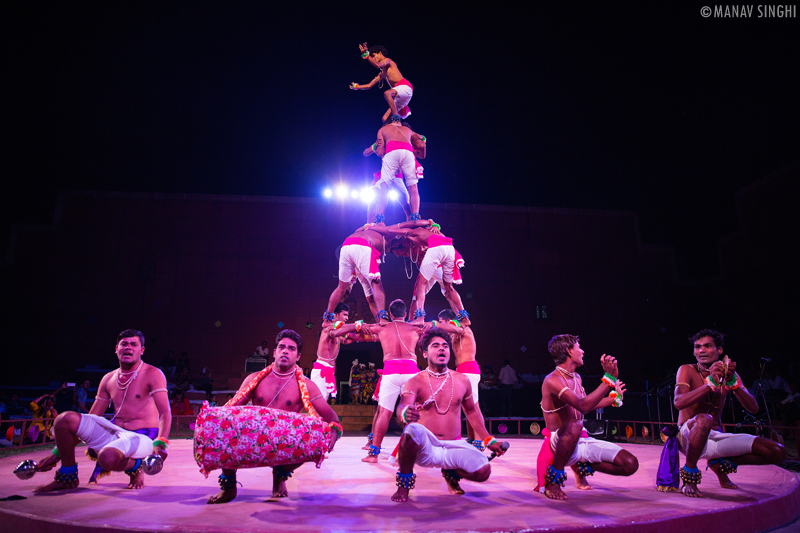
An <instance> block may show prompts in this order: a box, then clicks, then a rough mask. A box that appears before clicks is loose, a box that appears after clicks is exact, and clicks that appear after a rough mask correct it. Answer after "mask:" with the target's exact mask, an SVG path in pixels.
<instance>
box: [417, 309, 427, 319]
mask: <svg viewBox="0 0 800 533" xmlns="http://www.w3.org/2000/svg"><path fill="white" fill-rule="evenodd" d="M425 314H426V313H425V310H424V309H420V308H417V310H416V311H414V318H419V317H423V318H425Z"/></svg>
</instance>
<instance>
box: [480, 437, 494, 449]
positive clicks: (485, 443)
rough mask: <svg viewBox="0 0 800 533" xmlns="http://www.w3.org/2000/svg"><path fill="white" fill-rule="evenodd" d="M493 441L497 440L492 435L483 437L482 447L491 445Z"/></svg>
mask: <svg viewBox="0 0 800 533" xmlns="http://www.w3.org/2000/svg"><path fill="white" fill-rule="evenodd" d="M495 442H497V439H496V438H494V437H493V436H492V435H489V436H488V437H486V438H485V439H483V447H484V448H488V447H489V446H491V445H492V444H494V443H495Z"/></svg>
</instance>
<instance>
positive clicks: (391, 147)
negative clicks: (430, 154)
mask: <svg viewBox="0 0 800 533" xmlns="http://www.w3.org/2000/svg"><path fill="white" fill-rule="evenodd" d="M395 150H408V151H409V152H413V151H414V147H413V146H411V143H406V142H402V141H389V142H387V143H386V153H387V154H388V153H389V152H394V151H395Z"/></svg>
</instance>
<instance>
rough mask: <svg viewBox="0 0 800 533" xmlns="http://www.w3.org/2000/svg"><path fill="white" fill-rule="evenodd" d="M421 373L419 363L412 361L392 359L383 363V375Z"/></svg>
mask: <svg viewBox="0 0 800 533" xmlns="http://www.w3.org/2000/svg"><path fill="white" fill-rule="evenodd" d="M417 372H419V367H417V363H416V362H415V361H412V360H411V359H390V360H388V361H384V363H383V375H384V376H388V375H391V374H416V373H417Z"/></svg>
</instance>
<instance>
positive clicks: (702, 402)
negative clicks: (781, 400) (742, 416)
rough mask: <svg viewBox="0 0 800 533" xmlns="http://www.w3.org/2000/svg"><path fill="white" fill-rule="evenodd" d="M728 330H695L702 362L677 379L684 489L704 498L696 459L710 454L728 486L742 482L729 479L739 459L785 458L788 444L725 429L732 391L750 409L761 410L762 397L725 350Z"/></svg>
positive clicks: (763, 462)
mask: <svg viewBox="0 0 800 533" xmlns="http://www.w3.org/2000/svg"><path fill="white" fill-rule="evenodd" d="M724 341H725V336H724V335H723V334H722V333H720V332H718V331H714V330H712V329H704V330H701V331H699V332H698V333H696V334H695V335H692V336H691V337H690V338H689V342H691V343H692V345H693V346H694V357H695V359H697V363H695V364H692V365H683V366H681V367H680V368H679V369H678V377H677V383H676V384H675V408H676V409H678V410H679V411H680V413H679V415H678V425H679V426H680V433H679V434H678V436H677V438H678V446H679V448H680V451H681V452H683V454H684V455H686V464H685V465H684V466H683V467H682V468H681V469H680V476H681V479H682V480H683V483H684V484H683V493H684V494H685V495H687V496H691V497H694V498H699V497H701V496H702V494H701V493H700V490H699V489H698V488H697V485H699V484H700V478H701V473H700V470H699V469H698V468H697V461H698V460H700V459H706V460H707V461H708V467H709V468H711V470H713V471H714V473H715V474H716V475H717V477H718V478H719V484H720V485H721V486H722V487H723V488H726V489H738V488H739V487H738V486H737V485H736V484H734V483H733V482H732V481H731V480H730V479H728V474H730V473H735V472H736V467H737V466H738V465H768V464H777V463H780V462H782V461H783V460H785V459H786V448H784V447H783V446H782V445H780V444H778V443H777V442H774V441H771V440H768V439H764V438H762V437H756V436H754V435H748V434H745V433H737V434H732V433H722V432H720V431H719V430H720V429H722V420H721V416H722V408H723V407H724V405H725V398H726V397H727V395H728V392H733V395H734V396H736V399H737V400H739V402H740V403H741V404H742V407H744V408H745V409H746V410H747V411H749V412H750V413H754V414H755V413H757V412H758V402H757V401H756V399H755V398H753V396H752V395H751V394H750V392H748V390H747V389H746V388H745V387H744V386H743V385H742V381H741V379H739V375H738V374H737V373H736V363H734V362H733V361H730V360H729V359H728V358H727V356H726V357H725V361H721V360H720V356H722V350H723V344H724Z"/></svg>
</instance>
